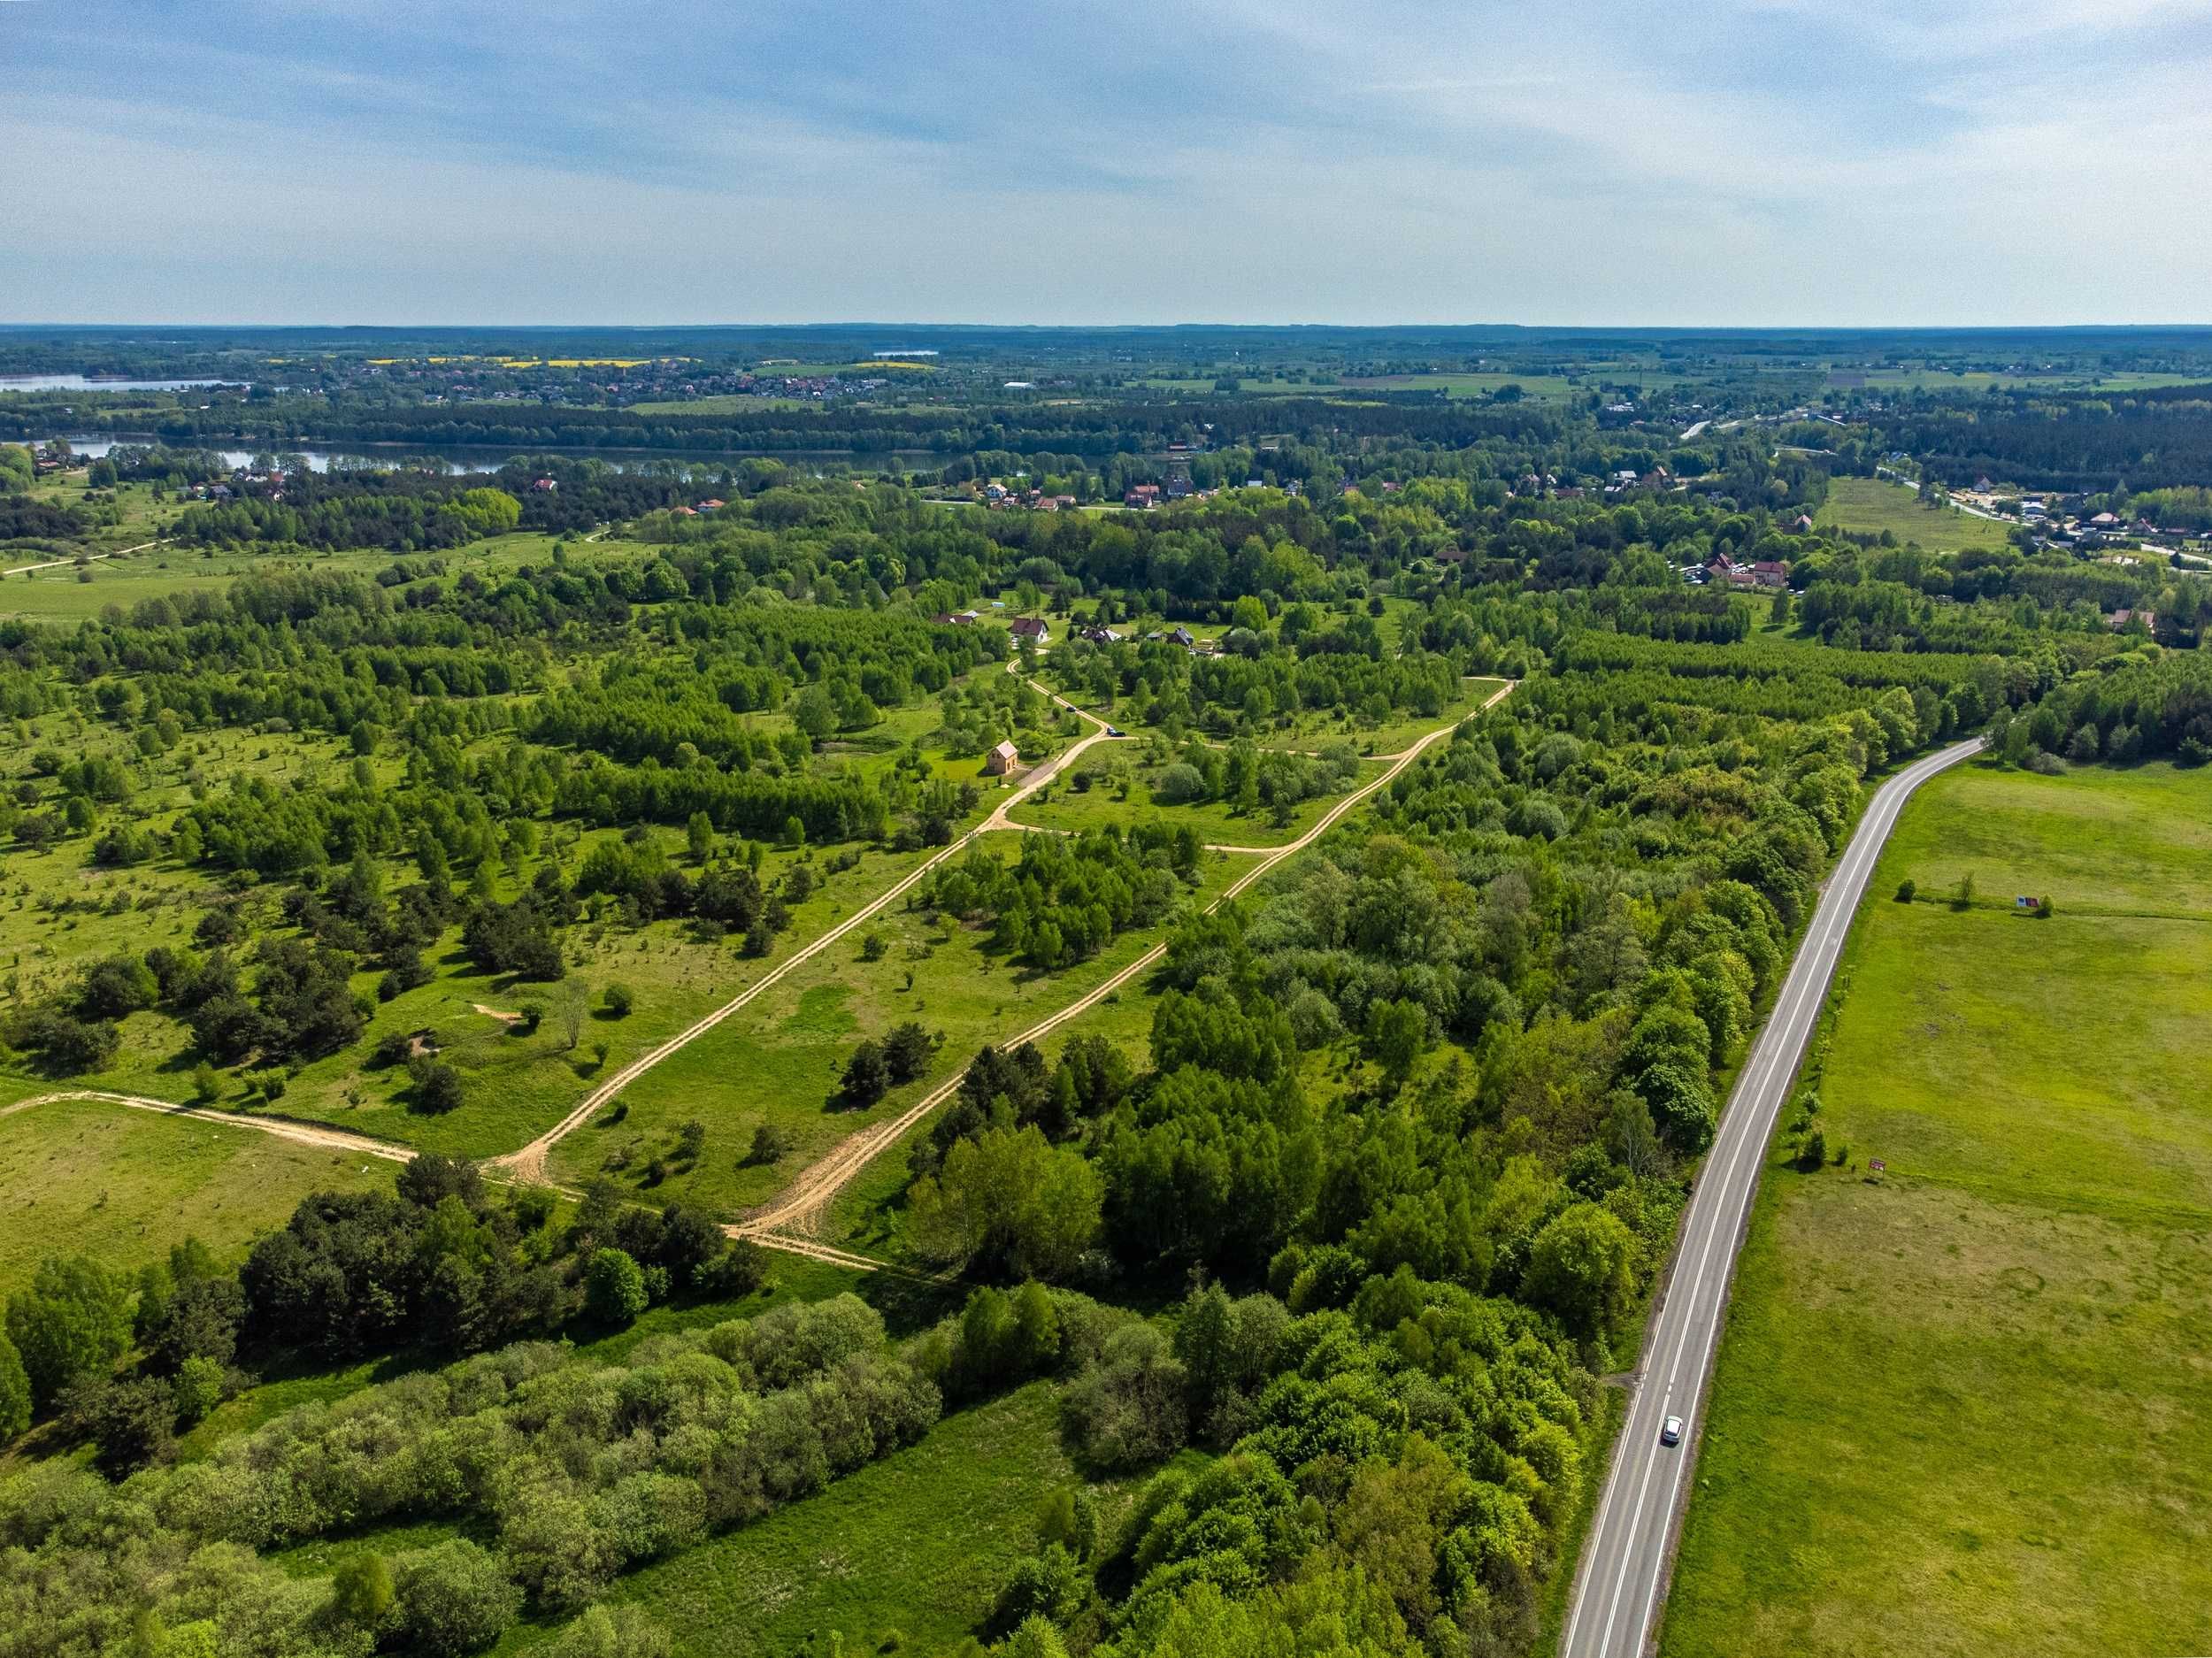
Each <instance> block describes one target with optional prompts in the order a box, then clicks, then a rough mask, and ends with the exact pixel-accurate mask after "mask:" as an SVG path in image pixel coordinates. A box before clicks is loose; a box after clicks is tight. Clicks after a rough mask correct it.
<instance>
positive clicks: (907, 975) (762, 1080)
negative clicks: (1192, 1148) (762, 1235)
mask: <svg viewBox="0 0 2212 1658" xmlns="http://www.w3.org/2000/svg"><path fill="white" fill-rule="evenodd" d="M1021 840H1022V836H1021V834H1020V833H1019V832H1018V831H1006V832H999V833H992V834H989V835H987V836H984V837H983V838H982V840H981V841H979V845H981V846H982V847H984V848H985V849H987V851H989V852H991V853H993V854H994V855H995V856H999V857H1002V858H1009V859H1010V858H1013V857H1016V856H1018V855H1019V853H1020V849H1021V848H1020V843H1021ZM962 856H966V855H965V854H963V855H962ZM1247 867H1248V862H1247V861H1245V860H1242V859H1238V858H1233V857H1231V856H1215V857H1209V858H1208V859H1207V860H1206V861H1205V863H1204V864H1202V866H1201V871H1202V880H1201V883H1200V885H1199V887H1197V888H1196V889H1195V890H1194V891H1191V892H1190V893H1189V894H1187V898H1186V900H1185V902H1186V903H1189V904H1203V903H1206V902H1210V900H1211V899H1212V898H1213V897H1214V896H1215V895H1216V894H1217V893H1218V892H1219V891H1220V889H1221V888H1222V887H1225V885H1227V884H1228V882H1230V881H1232V880H1233V879H1235V878H1236V876H1237V875H1238V874H1239V873H1240V872H1241V871H1242V870H1243V869H1245V868H1247ZM1160 937H1161V929H1157V928H1152V929H1144V930H1139V931H1134V932H1131V933H1124V934H1123V935H1122V936H1121V937H1120V938H1118V939H1117V940H1114V942H1113V943H1112V944H1111V945H1110V947H1109V948H1106V949H1103V950H1102V951H1100V952H1099V953H1098V955H1096V956H1094V957H1092V958H1091V959H1090V960H1089V961H1087V962H1083V963H1079V964H1077V965H1075V966H1073V967H1071V968H1067V969H1065V970H1064V971H1059V972H1056V973H1041V972H1037V971H1033V970H1032V969H1028V968H1025V967H1022V966H1020V965H1018V963H1013V962H1010V961H1009V960H1007V959H1006V958H1005V957H1003V956H998V955H995V954H994V953H993V952H992V951H991V950H990V949H989V948H988V945H989V942H990V938H991V930H990V928H989V927H988V926H971V925H966V924H964V923H962V922H960V921H959V920H957V919H956V918H954V917H950V916H935V917H933V916H931V915H930V914H929V913H928V912H926V911H925V910H920V909H917V908H911V907H909V905H907V904H906V903H903V902H902V903H895V904H893V905H892V906H890V907H889V908H888V909H887V910H885V911H884V912H883V913H882V914H881V915H879V916H878V917H874V918H872V920H871V921H870V922H869V923H868V924H867V925H864V926H863V927H859V928H856V929H855V930H854V931H853V932H851V933H847V934H846V935H845V936H844V937H843V938H842V939H841V940H838V941H837V943H835V944H834V945H833V946H831V947H830V948H827V949H826V950H824V951H822V952H821V953H820V954H818V955H817V956H814V957H813V958H812V959H811V960H810V961H808V962H807V963H804V964H803V966H801V967H800V968H798V969H797V970H796V971H794V972H792V973H790V974H788V975H787V976H786V977H785V978H783V979H780V980H779V981H778V982H777V983H776V984H774V985H772V986H770V987H769V988H768V989H767V990H766V991H764V992H763V993H762V994H761V995H760V996H758V997H757V999H756V1000H754V1001H753V1002H750V1003H749V1004H748V1005H747V1006H746V1007H745V1008H743V1009H741V1010H740V1011H739V1012H738V1013H737V1014H736V1015H734V1016H733V1017H731V1018H729V1019H728V1020H726V1021H725V1022H724V1023H723V1024H721V1025H717V1026H716V1027H715V1028H714V1029H713V1030H711V1031H710V1032H707V1033H706V1034H705V1035H703V1036H702V1037H700V1038H699V1039H698V1040H696V1041H694V1042H692V1043H691V1044H690V1045H689V1046H687V1047H686V1048H682V1049H680V1050H679V1051H678V1052H677V1053H675V1054H672V1055H670V1056H669V1057H668V1058H667V1059H666V1060H665V1061H664V1062H663V1063H660V1064H659V1065H657V1066H656V1067H654V1069H653V1070H651V1071H649V1072H647V1073H646V1074H645V1075H644V1076H642V1077H641V1078H638V1080H637V1081H636V1082H635V1083H634V1084H633V1085H631V1086H629V1087H628V1088H626V1089H625V1090H624V1091H623V1093H622V1095H621V1097H620V1098H619V1099H618V1100H617V1101H614V1102H613V1103H612V1104H611V1105H610V1106H609V1107H607V1108H606V1109H603V1110H602V1111H600V1112H598V1113H597V1114H596V1115H595V1117H592V1118H591V1119H590V1120H589V1121H588V1122H586V1123H585V1124H584V1125H582V1126H580V1127H579V1128H578V1129H577V1130H576V1131H575V1132H573V1133H572V1134H570V1135H569V1136H568V1137H567V1138H566V1139H565V1140H562V1141H561V1142H560V1144H559V1145H558V1146H557V1147H556V1148H554V1153H553V1159H552V1172H553V1175H554V1178H557V1179H558V1180H562V1181H565V1182H580V1181H582V1180H585V1179H588V1178H591V1177H592V1176H594V1175H595V1174H601V1173H606V1174H611V1175H613V1176H615V1177H617V1178H620V1179H622V1180H624V1181H626V1182H627V1183H629V1184H632V1185H634V1186H636V1187H637V1188H638V1189H639V1191H640V1193H641V1194H644V1195H648V1196H649V1197H651V1198H652V1200H653V1201H666V1200H668V1199H671V1198H681V1199H685V1200H687V1201H698V1202H703V1203H708V1204H710V1205H713V1206H715V1207H718V1208H721V1209H737V1208H742V1207H746V1206H750V1205H754V1204H758V1203H762V1202H764V1201H766V1200H768V1199H769V1198H771V1197H772V1196H774V1195H775V1194H776V1193H778V1192H779V1191H780V1190H782V1188H783V1187H784V1186H787V1184H789V1182H790V1180H791V1178H793V1176H795V1174H796V1173H797V1172H798V1171H800V1170H802V1169H803V1168H805V1167H806V1166H807V1165H808V1164H809V1163H812V1162H814V1161H815V1160H816V1159H817V1158H818V1157H820V1156H821V1155H823V1154H825V1153H826V1152H827V1151H828V1150H829V1149H830V1148H832V1147H833V1146H834V1145H835V1144H837V1142H838V1141H840V1140H842V1139H844V1138H845V1137H846V1136H847V1135H849V1134H850V1133H852V1132H855V1131H856V1130H859V1129H862V1128H867V1127H871V1126H872V1125H876V1124H878V1123H880V1122H883V1121H885V1120H886V1119H887V1118H889V1117H895V1116H897V1115H898V1114H899V1113H900V1112H902V1111H903V1110H905V1109H907V1108H908V1107H909V1106H910V1105H912V1104H913V1103H914V1102H915V1101H917V1100H919V1099H921V1098H922V1097H923V1096H924V1095H926V1094H928V1093H929V1092H931V1090H933V1088H935V1087H937V1086H939V1085H940V1084H941V1083H942V1082H944V1081H945V1080H946V1079H947V1078H950V1077H952V1076H955V1075H956V1074H957V1073H958V1072H959V1071H961V1070H963V1069H964V1067H965V1066H966V1065H967V1063H968V1062H969V1060H970V1059H972V1057H974V1055H975V1051H976V1049H977V1048H980V1047H982V1046H983V1045H984V1044H986V1043H999V1042H1005V1041H1007V1040H1010V1039H1011V1038H1013V1037H1015V1036H1017V1035H1018V1034H1019V1033H1020V1032H1022V1031H1024V1030H1026V1029H1027V1028H1028V1027H1029V1026H1031V1025H1034V1024H1036V1023H1037V1022H1038V1021H1039V1020H1041V1019H1042V1018H1044V1017H1047V1016H1048V1015H1049V1014H1052V1013H1054V1012H1056V1011H1057V1010H1058V1009H1061V1008H1063V1007H1064V1006H1066V1005H1067V1004H1068V1003H1069V1002H1072V1001H1074V1000H1076V998H1078V997H1079V996H1080V995H1082V994H1084V993H1085V992H1086V991H1087V990H1089V989H1091V988H1092V987H1094V986H1096V985H1098V984H1100V983H1102V981H1103V980H1105V979H1110V978H1111V977H1112V976H1113V975H1114V974H1115V973H1116V972H1118V971H1120V970H1121V969H1123V968H1124V967H1126V966H1127V965H1128V964H1129V963H1131V962H1133V961H1134V960H1136V959H1137V958H1138V957H1139V956H1142V955H1143V954H1144V953H1145V951H1147V950H1148V949H1149V948H1151V947H1152V946H1153V945H1154V944H1155V943H1156V942H1157V941H1158V940H1159V939H1160ZM871 939H873V940H874V942H873V943H871V941H870V940H871ZM909 1019H912V1020H915V1021H917V1022H918V1023H919V1024H921V1025H923V1026H924V1027H925V1028H926V1029H927V1030H928V1031H930V1032H932V1034H933V1035H936V1036H939V1037H940V1038H941V1040H940V1041H939V1044H938V1048H937V1051H936V1055H935V1056H934V1058H933V1061H932V1062H931V1064H930V1066H929V1069H928V1071H926V1073H925V1074H924V1075H923V1076H922V1077H920V1078H917V1079H916V1080H914V1081H912V1082H909V1083H906V1084H903V1085H902V1086H898V1087H895V1088H893V1089H892V1090H891V1091H890V1092H889V1093H888V1094H886V1095H885V1096H884V1097H883V1098H882V1099H881V1100H879V1101H877V1102H876V1103H875V1104H874V1105H872V1106H870V1107H867V1108H866V1109H849V1108H848V1107H846V1106H845V1105H844V1104H843V1103H842V1102H841V1100H840V1099H839V1098H838V1090H839V1086H840V1078H841V1077H842V1075H843V1072H844V1068H845V1063H846V1061H847V1060H848V1059H849V1057H850V1056H851V1054H852V1050H853V1049H854V1048H856V1046H858V1044H859V1042H860V1040H862V1038H864V1037H868V1036H878V1037H879V1036H880V1035H881V1034H882V1033H883V1032H887V1031H888V1030H890V1029H891V1028H892V1027H893V1026H894V1025H899V1024H901V1023H902V1022H904V1021H906V1020H909ZM694 1120H696V1121H698V1122H700V1123H702V1124H703V1125H705V1127H706V1130H707V1146H706V1151H705V1154H704V1155H703V1156H702V1157H700V1158H699V1159H698V1160H697V1162H696V1163H689V1164H686V1163H675V1162H672V1161H671V1160H670V1159H669V1157H668V1156H667V1151H668V1148H670V1147H672V1145H673V1143H674V1140H675V1137H676V1135H677V1133H678V1132H679V1131H680V1129H681V1128H682V1126H683V1125H684V1124H686V1123H687V1122H690V1121H694ZM764 1125H765V1126H768V1127H770V1128H772V1129H773V1130H774V1131H775V1132H777V1133H778V1134H780V1136H781V1137H782V1139H783V1141H784V1145H785V1151H784V1155H782V1156H780V1158H778V1159H776V1160H775V1161H773V1162H761V1161H757V1160H756V1159H755V1158H754V1157H753V1156H752V1155H751V1150H752V1146H753V1140H754V1135H755V1132H756V1131H757V1130H758V1129H759V1128H761V1127H762V1126H764ZM657 1160H658V1163H659V1165H660V1166H659V1167H658V1168H656V1166H655V1165H656V1161H657ZM880 1161H881V1160H879V1163H880ZM900 1166H901V1167H903V1164H901V1165H900Z"/></svg>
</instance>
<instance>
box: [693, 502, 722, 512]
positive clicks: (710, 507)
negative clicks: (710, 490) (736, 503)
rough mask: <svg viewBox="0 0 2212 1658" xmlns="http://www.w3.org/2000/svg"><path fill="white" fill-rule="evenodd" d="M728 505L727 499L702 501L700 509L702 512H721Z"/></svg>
mask: <svg viewBox="0 0 2212 1658" xmlns="http://www.w3.org/2000/svg"><path fill="white" fill-rule="evenodd" d="M727 505H729V503H728V502H726V501H712V500H709V501H702V502H701V503H699V510H700V511H702V512H719V511H720V510H722V509H723V508H724V507H726V506H727Z"/></svg>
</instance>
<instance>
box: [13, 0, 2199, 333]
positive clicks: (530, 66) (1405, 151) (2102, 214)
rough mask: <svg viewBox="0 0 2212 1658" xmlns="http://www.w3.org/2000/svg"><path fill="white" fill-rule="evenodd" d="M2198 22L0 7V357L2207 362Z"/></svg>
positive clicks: (684, 1) (1814, 7) (1040, 8)
mask: <svg viewBox="0 0 2212 1658" xmlns="http://www.w3.org/2000/svg"><path fill="white" fill-rule="evenodd" d="M2208 72H2212V0H2171V3H2167V0H1944V3H1943V4H1931V0H1873V3H1872V4H1852V3H1851V0H1713V3H1711V4H1705V3H1701V0H1676V3H1675V4H1668V5H1653V4H1640V3H1639V0H1553V3H1551V4H1527V3H1525V0H1524V3H1522V4H1436V3H1435V0H1430V4H1406V3H1404V0H1360V3H1359V4H1297V0H1269V3H1266V4H1262V3H1261V0H1174V3H1173V4H1155V3H1154V0H1095V3H1094V0H1025V4H1005V3H1002V0H965V3H964V4H937V3H936V0H780V3H779V4H748V3H747V0H629V3H628V4H581V3H575V4H572V3H570V0H539V3H538V4H526V5H525V4H469V3H468V0H442V3H439V4H429V3H426V0H296V3H293V4H279V3H277V0H192V3H191V4H182V3H173V0H134V3H133V4H115V3H114V0H0V148H4V153H5V154H6V155H7V156H8V157H10V161H9V165H7V167H6V169H5V171H4V174H0V321H4V322H104V323H126V322H179V323H183V322H204V323H287V322H289V323H315V324H332V323H382V324H395V325H417V326H419V325H426V324H437V323H454V324H468V323H474V324H528V323H566V324H586V323H597V324H630V323H634V324H677V323H799V322H832V321H857V320H867V321H886V322H915V323H922V322H972V323H1053V324H1076V325H1080V324H1106V323H1171V322H1217V323H1234V322H1273V323H1293V322H1327V323H1342V324H1383V323H1449V322H1463V323H1479V322H1518V323H1530V324H1546V325H1555V326H1556V325H1573V324H1592V325H1613V326H1635V325H1641V326H1903V325H1924V326H1972V325H1977V324H2010V325H2032V324H2062V323H2090V322H2096V323H2127V322H2166V323H2183V322H2212V282H2208V281H2207V280H2206V276H2205V272H2206V270H2207V269H2208V266H2212V92H2208V88H2212V73H2208Z"/></svg>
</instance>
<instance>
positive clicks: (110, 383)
mask: <svg viewBox="0 0 2212 1658" xmlns="http://www.w3.org/2000/svg"><path fill="white" fill-rule="evenodd" d="M250 384H252V382H251V381H250V380H87V379H86V378H85V377H84V376H83V375H81V374H0V392H9V391H185V390H188V389H189V388H192V387H195V386H247V385H250Z"/></svg>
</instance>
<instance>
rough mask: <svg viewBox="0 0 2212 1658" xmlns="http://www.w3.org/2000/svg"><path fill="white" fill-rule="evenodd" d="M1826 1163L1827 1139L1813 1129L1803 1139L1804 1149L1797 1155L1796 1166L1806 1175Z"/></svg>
mask: <svg viewBox="0 0 2212 1658" xmlns="http://www.w3.org/2000/svg"><path fill="white" fill-rule="evenodd" d="M1827 1161H1828V1137H1827V1136H1826V1135H1825V1134H1824V1133H1822V1132H1820V1131H1819V1130H1818V1129H1815V1130H1814V1131H1813V1132H1811V1133H1810V1134H1808V1135H1807V1136H1806V1137H1805V1149H1804V1150H1803V1151H1801V1152H1800V1153H1799V1154H1798V1157H1797V1166H1798V1167H1799V1168H1800V1169H1802V1170H1803V1171H1805V1172H1806V1173H1807V1174H1810V1173H1811V1172H1812V1171H1814V1170H1816V1169H1817V1168H1819V1167H1820V1166H1821V1165H1822V1164H1824V1163H1826V1162H1827Z"/></svg>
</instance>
